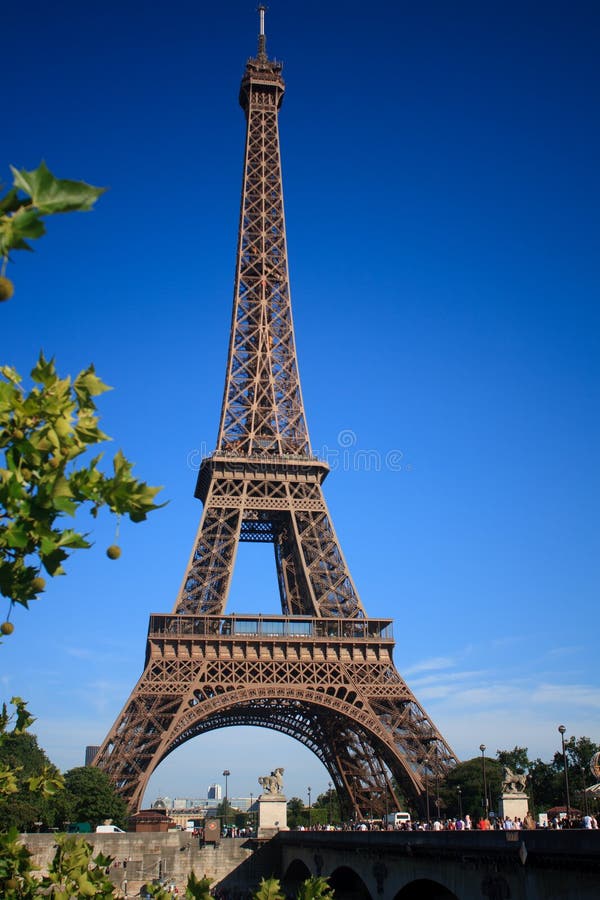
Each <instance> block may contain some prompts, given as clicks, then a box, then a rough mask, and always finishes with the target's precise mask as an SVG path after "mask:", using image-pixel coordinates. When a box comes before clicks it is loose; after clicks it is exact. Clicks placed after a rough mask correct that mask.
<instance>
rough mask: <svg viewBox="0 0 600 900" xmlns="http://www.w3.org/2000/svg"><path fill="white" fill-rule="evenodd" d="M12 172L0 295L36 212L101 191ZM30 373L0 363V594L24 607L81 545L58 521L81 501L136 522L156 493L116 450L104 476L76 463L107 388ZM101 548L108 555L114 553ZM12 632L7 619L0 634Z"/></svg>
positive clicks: (96, 436)
mask: <svg viewBox="0 0 600 900" xmlns="http://www.w3.org/2000/svg"><path fill="white" fill-rule="evenodd" d="M12 172H13V176H14V183H13V187H12V188H11V190H9V191H8V193H7V194H5V196H4V197H2V198H0V261H1V269H0V299H7V292H8V296H10V295H12V291H13V285H12V282H10V281H9V280H8V279H7V278H6V277H5V270H6V265H7V262H8V260H9V254H10V253H11V252H12V251H14V250H31V246H30V245H29V243H28V241H29V240H31V239H34V238H39V237H41V236H42V235H43V234H45V231H46V229H45V225H44V221H43V220H44V218H45V217H47V216H49V215H53V214H55V213H65V212H75V211H83V210H89V209H91V208H92V206H93V205H94V203H95V201H96V199H97V198H98V197H99V196H100V194H102V193H103V190H104V189H103V188H96V187H93V186H92V185H89V184H86V183H85V182H80V181H68V180H65V179H58V178H55V177H54V176H53V175H52V173H51V172H50V171H49V170H48V168H47V167H46V165H45V163H42V164H41V165H40V166H39V167H38V168H37V169H34V170H33V171H31V172H27V171H25V170H21V171H18V170H17V169H14V168H13V169H12ZM31 378H32V381H33V385H32V387H31V388H30V389H29V390H26V389H25V388H24V387H23V384H22V382H23V379H22V377H21V375H20V374H19V373H18V372H17V371H16V370H15V369H14V368H12V367H11V366H8V365H5V366H2V367H1V368H0V451H1V453H0V593H1V594H3V595H4V596H5V597H7V598H8V599H9V601H10V603H11V608H12V604H14V603H20V604H22V605H23V606H25V607H26V606H27V605H28V603H29V601H31V600H33V599H34V598H36V597H37V596H38V595H39V594H40V593H41V592H42V591H43V590H44V587H45V580H44V578H43V577H42V575H41V572H42V570H44V571H45V573H47V574H48V575H51V576H54V575H62V574H64V569H63V563H64V562H65V560H66V559H67V557H68V556H69V553H70V552H71V551H73V550H76V549H83V548H88V547H89V546H90V543H89V542H88V540H87V536H86V535H85V534H82V533H80V532H78V531H76V530H74V529H73V528H69V527H65V526H64V524H63V522H64V519H65V517H67V516H70V517H74V516H75V515H76V513H77V512H78V510H79V509H80V508H82V507H87V508H89V511H90V512H91V513H92V515H93V516H96V515H97V514H98V510H99V509H100V508H101V507H103V506H106V507H107V508H108V509H109V510H110V512H111V513H114V514H116V515H117V516H121V515H128V516H129V517H130V519H131V520H132V521H134V522H141V521H142V520H143V519H145V518H146V515H147V513H148V512H150V510H153V509H156V508H157V506H156V505H155V504H154V502H153V501H154V498H155V496H156V494H157V493H158V491H159V488H154V487H150V486H148V485H147V484H145V483H144V482H142V481H137V480H136V479H135V478H133V476H132V474H131V472H132V468H133V467H132V464H131V463H130V462H128V460H127V459H126V458H125V457H124V456H123V454H122V453H121V451H119V452H118V453H116V454H115V456H114V458H113V460H112V470H113V471H112V474H111V475H110V476H108V475H105V474H103V473H102V472H101V471H100V469H99V468H98V464H99V462H100V459H101V457H102V454H100V455H98V456H96V457H95V458H93V459H91V460H86V461H85V462H82V457H83V455H84V454H86V452H87V451H88V450H89V449H90V448H91V447H95V446H96V445H97V444H99V443H102V442H103V441H106V440H108V436H107V435H105V434H104V433H103V432H102V431H101V430H100V428H99V426H98V417H97V415H96V406H95V403H94V398H95V397H97V396H99V395H100V394H102V393H103V392H104V391H106V390H108V387H107V386H106V385H105V384H103V382H102V381H101V380H100V379H99V378H98V376H97V375H96V373H95V370H94V367H93V365H90V366H88V368H87V369H85V370H83V371H82V372H80V373H79V375H77V377H76V378H75V379H73V380H71V378H68V377H67V378H60V377H59V376H58V373H57V371H56V367H55V365H54V361H53V360H50V361H49V362H48V361H46V359H45V357H44V355H43V354H40V357H39V359H38V361H37V363H36V365H35V366H34V368H33V370H32V372H31ZM76 460H77V463H76V462H75V461H76ZM107 552H108V555H109V556H110V557H111V558H116V557H117V556H118V555H119V554H120V549H119V548H118V547H110V548H109V550H108V551H107ZM9 617H10V615H9ZM12 631H13V625H12V623H11V622H10V621H8V619H7V621H6V622H4V623H3V625H2V626H0V632H2V633H3V634H10V633H11V632H12Z"/></svg>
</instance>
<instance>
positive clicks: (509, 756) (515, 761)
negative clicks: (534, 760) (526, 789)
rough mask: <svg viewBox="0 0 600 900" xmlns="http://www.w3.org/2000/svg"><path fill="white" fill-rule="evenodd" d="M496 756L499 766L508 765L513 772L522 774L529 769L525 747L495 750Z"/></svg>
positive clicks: (529, 763)
mask: <svg viewBox="0 0 600 900" xmlns="http://www.w3.org/2000/svg"><path fill="white" fill-rule="evenodd" d="M496 757H497V759H498V762H499V763H500V765H501V766H508V768H509V769H511V770H512V771H513V772H518V773H519V774H523V773H524V772H527V771H528V770H529V766H530V765H531V762H530V760H529V757H528V755H527V747H515V748H514V749H513V750H496Z"/></svg>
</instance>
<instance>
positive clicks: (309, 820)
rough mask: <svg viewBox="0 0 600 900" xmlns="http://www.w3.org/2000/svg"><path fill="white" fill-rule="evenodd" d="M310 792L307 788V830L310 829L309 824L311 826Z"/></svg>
mask: <svg viewBox="0 0 600 900" xmlns="http://www.w3.org/2000/svg"><path fill="white" fill-rule="evenodd" d="M310 791H311V789H310V787H309V788H308V827H309V828H310V827H311V824H312V823H311V818H312V815H311V814H312V807H311V804H310Z"/></svg>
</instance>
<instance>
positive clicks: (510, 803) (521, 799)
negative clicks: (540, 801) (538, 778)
mask: <svg viewBox="0 0 600 900" xmlns="http://www.w3.org/2000/svg"><path fill="white" fill-rule="evenodd" d="M499 811H500V815H501V816H502V818H503V819H506V818H507V817H508V816H510V817H511V819H513V821H514V819H520V820H521V821H523V819H524V818H525V816H526V815H527V813H528V811H529V797H528V796H527V794H524V793H522V792H515V791H509V792H508V793H504V794H501V795H500V803H499Z"/></svg>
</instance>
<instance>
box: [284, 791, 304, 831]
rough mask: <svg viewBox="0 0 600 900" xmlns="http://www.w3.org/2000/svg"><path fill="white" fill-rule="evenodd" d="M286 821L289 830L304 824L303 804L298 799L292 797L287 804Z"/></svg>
mask: <svg viewBox="0 0 600 900" xmlns="http://www.w3.org/2000/svg"><path fill="white" fill-rule="evenodd" d="M287 819H288V825H289V826H290V828H296V826H297V825H300V824H302V823H303V822H304V803H303V802H302V800H301V799H300V797H292V798H291V799H290V800H288V802H287Z"/></svg>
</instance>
